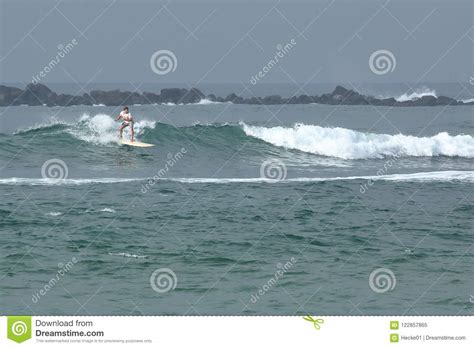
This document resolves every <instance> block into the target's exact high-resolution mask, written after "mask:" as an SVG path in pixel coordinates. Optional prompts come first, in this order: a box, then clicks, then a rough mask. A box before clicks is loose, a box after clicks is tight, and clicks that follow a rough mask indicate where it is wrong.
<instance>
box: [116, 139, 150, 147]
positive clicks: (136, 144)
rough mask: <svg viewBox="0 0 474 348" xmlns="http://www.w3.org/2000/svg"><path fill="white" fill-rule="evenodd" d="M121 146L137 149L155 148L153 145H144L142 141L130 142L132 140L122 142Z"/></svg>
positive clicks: (122, 140)
mask: <svg viewBox="0 0 474 348" xmlns="http://www.w3.org/2000/svg"><path fill="white" fill-rule="evenodd" d="M120 144H122V145H129V146H136V147H152V146H155V145H153V144H148V143H142V142H141V141H130V140H124V139H121V140H120Z"/></svg>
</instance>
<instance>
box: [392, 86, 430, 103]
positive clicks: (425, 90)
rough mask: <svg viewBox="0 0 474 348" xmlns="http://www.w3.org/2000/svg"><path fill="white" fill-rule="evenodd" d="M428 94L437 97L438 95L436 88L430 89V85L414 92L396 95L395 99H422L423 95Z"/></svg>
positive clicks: (399, 100)
mask: <svg viewBox="0 0 474 348" xmlns="http://www.w3.org/2000/svg"><path fill="white" fill-rule="evenodd" d="M427 96H431V97H435V98H437V97H438V96H437V95H436V91H435V90H434V89H429V88H428V87H422V88H419V89H416V90H415V91H414V92H412V93H404V94H402V95H400V96H398V97H396V98H395V100H396V101H398V102H405V101H412V100H416V99H420V98H421V97H427Z"/></svg>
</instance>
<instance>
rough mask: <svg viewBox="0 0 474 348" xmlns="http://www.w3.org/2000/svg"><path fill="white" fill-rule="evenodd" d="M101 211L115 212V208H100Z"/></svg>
mask: <svg viewBox="0 0 474 348" xmlns="http://www.w3.org/2000/svg"><path fill="white" fill-rule="evenodd" d="M101 212H104V213H115V209H112V208H104V209H102V210H101Z"/></svg>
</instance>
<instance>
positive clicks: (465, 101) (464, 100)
mask: <svg viewBox="0 0 474 348" xmlns="http://www.w3.org/2000/svg"><path fill="white" fill-rule="evenodd" d="M461 101H462V102H463V103H472V102H474V98H471V99H463V100H461Z"/></svg>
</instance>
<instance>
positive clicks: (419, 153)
mask: <svg viewBox="0 0 474 348" xmlns="http://www.w3.org/2000/svg"><path fill="white" fill-rule="evenodd" d="M241 125H242V127H243V130H244V132H245V133H246V134H247V135H249V136H252V137H255V138H258V139H261V140H264V141H266V142H268V143H270V144H273V145H276V146H281V147H284V148H287V149H295V150H300V151H304V152H309V153H312V154H316V155H321V156H330V157H338V158H342V159H368V158H384V157H388V156H397V157H398V156H414V157H433V156H459V157H467V158H473V157H474V138H473V137H472V136H470V135H456V136H451V135H449V134H448V133H446V132H442V133H439V134H437V135H434V136H432V137H415V136H412V135H403V134H396V135H389V134H375V133H361V132H357V131H354V130H351V129H346V128H339V127H337V128H325V127H319V126H313V125H304V124H296V125H295V126H293V127H289V128H285V127H271V128H267V127H258V126H248V125H246V124H245V123H241Z"/></svg>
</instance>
